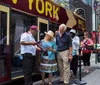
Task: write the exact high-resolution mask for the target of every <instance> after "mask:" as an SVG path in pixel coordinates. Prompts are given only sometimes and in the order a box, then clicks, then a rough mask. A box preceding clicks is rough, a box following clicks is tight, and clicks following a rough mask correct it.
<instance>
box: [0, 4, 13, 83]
mask: <svg viewBox="0 0 100 85" xmlns="http://www.w3.org/2000/svg"><path fill="white" fill-rule="evenodd" d="M9 24H10V8H9V7H7V6H4V5H1V4H0V83H3V82H6V81H8V80H10V68H11V67H10V56H9Z"/></svg>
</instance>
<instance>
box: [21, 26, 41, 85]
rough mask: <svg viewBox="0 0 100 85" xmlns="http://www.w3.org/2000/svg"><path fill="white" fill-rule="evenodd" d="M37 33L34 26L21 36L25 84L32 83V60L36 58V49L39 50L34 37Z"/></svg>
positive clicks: (30, 84)
mask: <svg viewBox="0 0 100 85" xmlns="http://www.w3.org/2000/svg"><path fill="white" fill-rule="evenodd" d="M37 32H38V27H37V26H35V25H32V26H30V28H29V31H28V32H25V33H23V34H22V35H21V38H20V44H21V54H22V57H23V60H22V65H23V73H24V79H25V84H24V85H33V84H32V83H33V82H32V70H33V59H34V57H36V49H38V50H41V49H40V48H39V47H37V46H36V45H37V42H36V41H35V38H34V37H35V35H36V34H37Z"/></svg>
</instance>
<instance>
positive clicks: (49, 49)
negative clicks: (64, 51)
mask: <svg viewBox="0 0 100 85" xmlns="http://www.w3.org/2000/svg"><path fill="white" fill-rule="evenodd" d="M41 43H42V46H43V48H44V52H43V53H42V54H41V58H40V60H41V61H40V72H41V76H42V85H44V84H45V80H44V79H45V73H48V79H49V80H48V81H49V85H52V73H53V72H56V71H57V62H56V58H55V53H56V42H55V41H54V33H53V31H51V30H49V31H48V32H45V37H44V39H43V40H41Z"/></svg>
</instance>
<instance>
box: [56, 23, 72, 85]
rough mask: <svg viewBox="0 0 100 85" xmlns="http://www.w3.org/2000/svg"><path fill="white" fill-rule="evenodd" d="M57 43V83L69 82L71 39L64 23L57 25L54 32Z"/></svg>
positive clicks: (66, 84) (66, 83)
mask: <svg viewBox="0 0 100 85" xmlns="http://www.w3.org/2000/svg"><path fill="white" fill-rule="evenodd" d="M56 44H57V62H58V67H59V71H60V81H59V82H58V83H59V84H61V83H64V84H65V85H68V84H69V79H70V61H71V60H72V40H71V37H70V35H69V34H68V33H66V25H65V24H61V25H60V26H59V30H58V33H57V34H56Z"/></svg>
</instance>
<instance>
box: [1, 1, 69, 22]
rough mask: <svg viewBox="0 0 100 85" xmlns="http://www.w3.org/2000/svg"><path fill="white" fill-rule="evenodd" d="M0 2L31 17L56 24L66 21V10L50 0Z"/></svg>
mask: <svg viewBox="0 0 100 85" xmlns="http://www.w3.org/2000/svg"><path fill="white" fill-rule="evenodd" d="M0 2H3V3H5V4H8V5H10V6H11V7H13V8H16V9H18V10H22V11H24V12H27V13H31V14H33V15H37V16H42V17H45V18H49V19H50V20H52V21H56V22H58V23H66V22H67V21H68V17H67V13H66V10H65V9H64V8H62V7H61V6H59V5H57V4H55V3H54V2H52V1H51V0H0Z"/></svg>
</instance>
